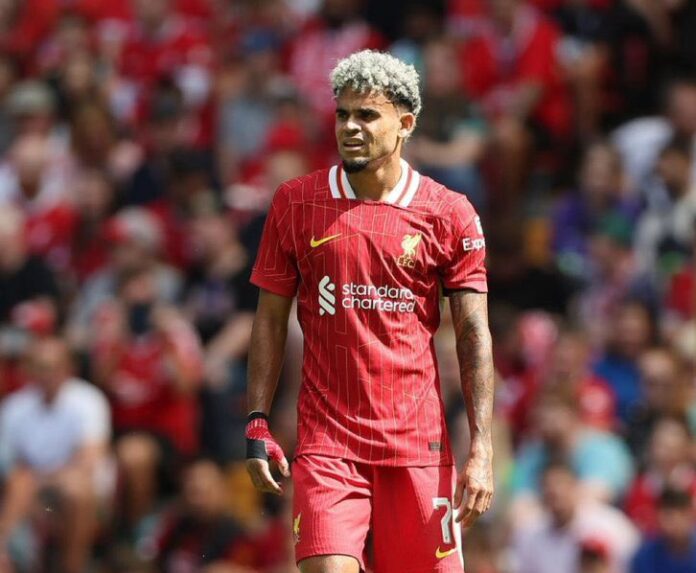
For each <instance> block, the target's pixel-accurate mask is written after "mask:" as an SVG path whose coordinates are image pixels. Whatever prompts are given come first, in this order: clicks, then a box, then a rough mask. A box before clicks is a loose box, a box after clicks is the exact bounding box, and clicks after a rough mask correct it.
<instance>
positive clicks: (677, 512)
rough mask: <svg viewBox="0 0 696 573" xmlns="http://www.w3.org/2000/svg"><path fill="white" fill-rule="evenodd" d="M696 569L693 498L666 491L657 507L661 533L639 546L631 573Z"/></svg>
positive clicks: (682, 493) (680, 571)
mask: <svg viewBox="0 0 696 573" xmlns="http://www.w3.org/2000/svg"><path fill="white" fill-rule="evenodd" d="M695 567H696V531H694V504H693V498H692V496H691V494H690V493H688V492H685V491H683V490H674V489H669V488H667V489H665V490H664V491H663V492H662V495H661V496H660V500H659V505H658V534H657V535H656V536H655V537H654V538H652V539H648V540H646V541H645V542H644V543H643V545H642V546H641V547H640V549H639V550H638V553H637V554H636V556H635V558H634V559H633V563H632V564H631V573H658V572H660V573H661V572H662V571H669V572H670V573H687V572H688V571H693V570H694V568H695Z"/></svg>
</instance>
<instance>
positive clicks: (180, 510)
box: [154, 459, 286, 573]
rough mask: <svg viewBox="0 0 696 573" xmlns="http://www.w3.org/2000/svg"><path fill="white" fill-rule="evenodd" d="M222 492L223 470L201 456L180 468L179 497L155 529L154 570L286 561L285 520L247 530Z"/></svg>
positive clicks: (266, 566) (257, 566) (239, 572)
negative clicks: (229, 506)
mask: <svg viewBox="0 0 696 573" xmlns="http://www.w3.org/2000/svg"><path fill="white" fill-rule="evenodd" d="M225 498H226V491H225V482H224V476H223V473H222V472H221V471H220V468H219V467H218V466H216V465H215V463H214V462H212V461H209V460H205V459H201V460H198V461H195V462H193V463H191V464H190V465H188V466H187V467H186V468H185V469H184V470H183V478H182V494H181V500H180V503H178V504H177V506H175V507H174V508H173V510H172V511H170V512H168V514H167V515H165V517H164V518H163V520H162V523H161V525H160V528H159V529H160V530H159V532H158V533H156V534H155V539H154V553H155V562H156V564H157V571H161V572H162V573H176V572H177V571H181V570H182V569H183V568H184V567H186V570H187V571H204V572H206V573H252V572H255V571H270V569H271V568H272V567H273V566H277V565H279V564H282V563H284V562H285V559H286V557H285V547H284V546H283V544H282V536H283V535H285V531H284V526H283V525H280V528H278V527H276V528H273V530H269V531H256V532H253V533H252V532H245V531H244V529H243V528H242V526H241V524H240V523H238V522H237V521H236V520H235V519H234V518H233V517H232V516H231V515H230V513H229V510H227V508H226V499H225ZM278 534H280V536H281V537H280V538H279V537H278ZM274 536H275V537H276V539H275V540H273V537H274ZM269 540H272V541H271V542H272V543H273V541H275V542H276V543H275V544H276V547H275V548H274V547H272V546H270V547H269V546H268V541H269ZM278 541H280V542H281V543H277V542H278Z"/></svg>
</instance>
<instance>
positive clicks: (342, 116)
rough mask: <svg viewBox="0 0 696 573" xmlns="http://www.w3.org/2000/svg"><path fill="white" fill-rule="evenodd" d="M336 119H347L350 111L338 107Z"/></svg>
mask: <svg viewBox="0 0 696 573" xmlns="http://www.w3.org/2000/svg"><path fill="white" fill-rule="evenodd" d="M336 119H340V120H341V121H345V120H346V119H348V112H347V111H345V110H343V109H337V110H336Z"/></svg>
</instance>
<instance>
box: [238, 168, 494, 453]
mask: <svg viewBox="0 0 696 573" xmlns="http://www.w3.org/2000/svg"><path fill="white" fill-rule="evenodd" d="M484 258H485V242H484V238H483V234H482V230H481V224H480V221H479V218H478V216H477V215H476V213H475V211H474V209H473V207H472V206H471V204H470V203H469V201H468V200H467V199H466V197H465V196H464V195H460V194H458V193H454V192H453V191H450V190H448V189H446V188H445V187H443V186H442V185H440V184H438V183H436V182H435V181H433V180H431V179H429V178H427V177H423V176H421V175H420V174H419V173H417V172H416V171H415V170H412V169H411V168H410V167H409V165H408V164H407V163H406V162H402V175H401V178H400V180H399V182H398V184H397V185H396V187H395V188H394V189H393V190H392V191H391V192H390V194H389V196H388V198H387V199H386V200H385V201H372V200H359V199H356V198H355V192H354V190H353V189H352V188H351V186H350V183H349V181H348V178H347V176H346V174H345V173H344V172H343V170H342V168H341V167H340V166H334V167H332V168H331V169H325V170H321V171H317V172H314V173H311V174H309V175H306V176H304V177H300V178H298V179H294V180H292V181H289V182H287V183H284V184H283V185H281V186H280V187H279V189H278V190H277V192H276V194H275V196H274V198H273V202H272V205H271V209H270V211H269V214H268V219H267V221H266V225H265V228H264V233H263V238H262V240H261V246H260V249H259V253H258V256H257V259H256V263H255V265H254V269H253V272H252V277H251V281H252V282H253V283H254V284H256V285H257V286H259V287H261V288H263V289H266V290H268V291H270V292H272V293H275V294H278V295H282V296H287V297H293V296H297V314H298V319H299V321H300V325H301V326H302V331H303V333H304V358H303V371H302V387H301V390H300V396H299V402H298V444H297V451H296V453H297V454H298V455H300V454H321V455H325V456H334V457H340V458H346V459H350V460H354V461H357V462H362V463H368V464H376V465H388V466H432V465H449V464H451V463H452V455H451V451H450V444H449V439H448V436H447V429H446V427H445V417H444V408H443V404H442V400H441V397H440V380H439V375H438V371H437V365H436V358H435V348H434V344H433V334H434V333H435V331H436V330H437V327H438V325H439V322H440V296H441V293H442V289H445V290H448V289H450V290H455V289H463V288H468V289H473V290H476V291H479V292H486V273H485V268H484Z"/></svg>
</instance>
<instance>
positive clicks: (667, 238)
mask: <svg viewBox="0 0 696 573" xmlns="http://www.w3.org/2000/svg"><path fill="white" fill-rule="evenodd" d="M692 162H693V142H692V140H691V138H689V139H675V140H672V141H671V142H670V143H669V144H668V145H667V146H666V147H665V148H664V149H663V150H662V152H661V153H660V156H659V159H658V162H657V166H656V167H657V172H658V173H659V175H660V178H661V180H662V183H663V184H664V187H665V190H666V194H665V195H664V197H663V200H662V201H661V202H660V204H657V201H655V202H654V203H653V204H652V205H649V206H648V209H647V210H646V211H645V212H644V213H643V214H642V216H641V218H640V221H638V228H637V230H636V253H637V255H638V257H639V268H640V269H641V270H642V271H643V272H645V273H653V274H656V273H657V274H658V275H662V276H669V275H670V274H672V273H674V272H675V271H676V270H677V269H678V268H679V267H680V266H681V264H683V262H684V260H686V259H688V258H689V254H690V251H691V246H692V244H693V241H694V237H695V236H696V182H694V180H693V166H692Z"/></svg>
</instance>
